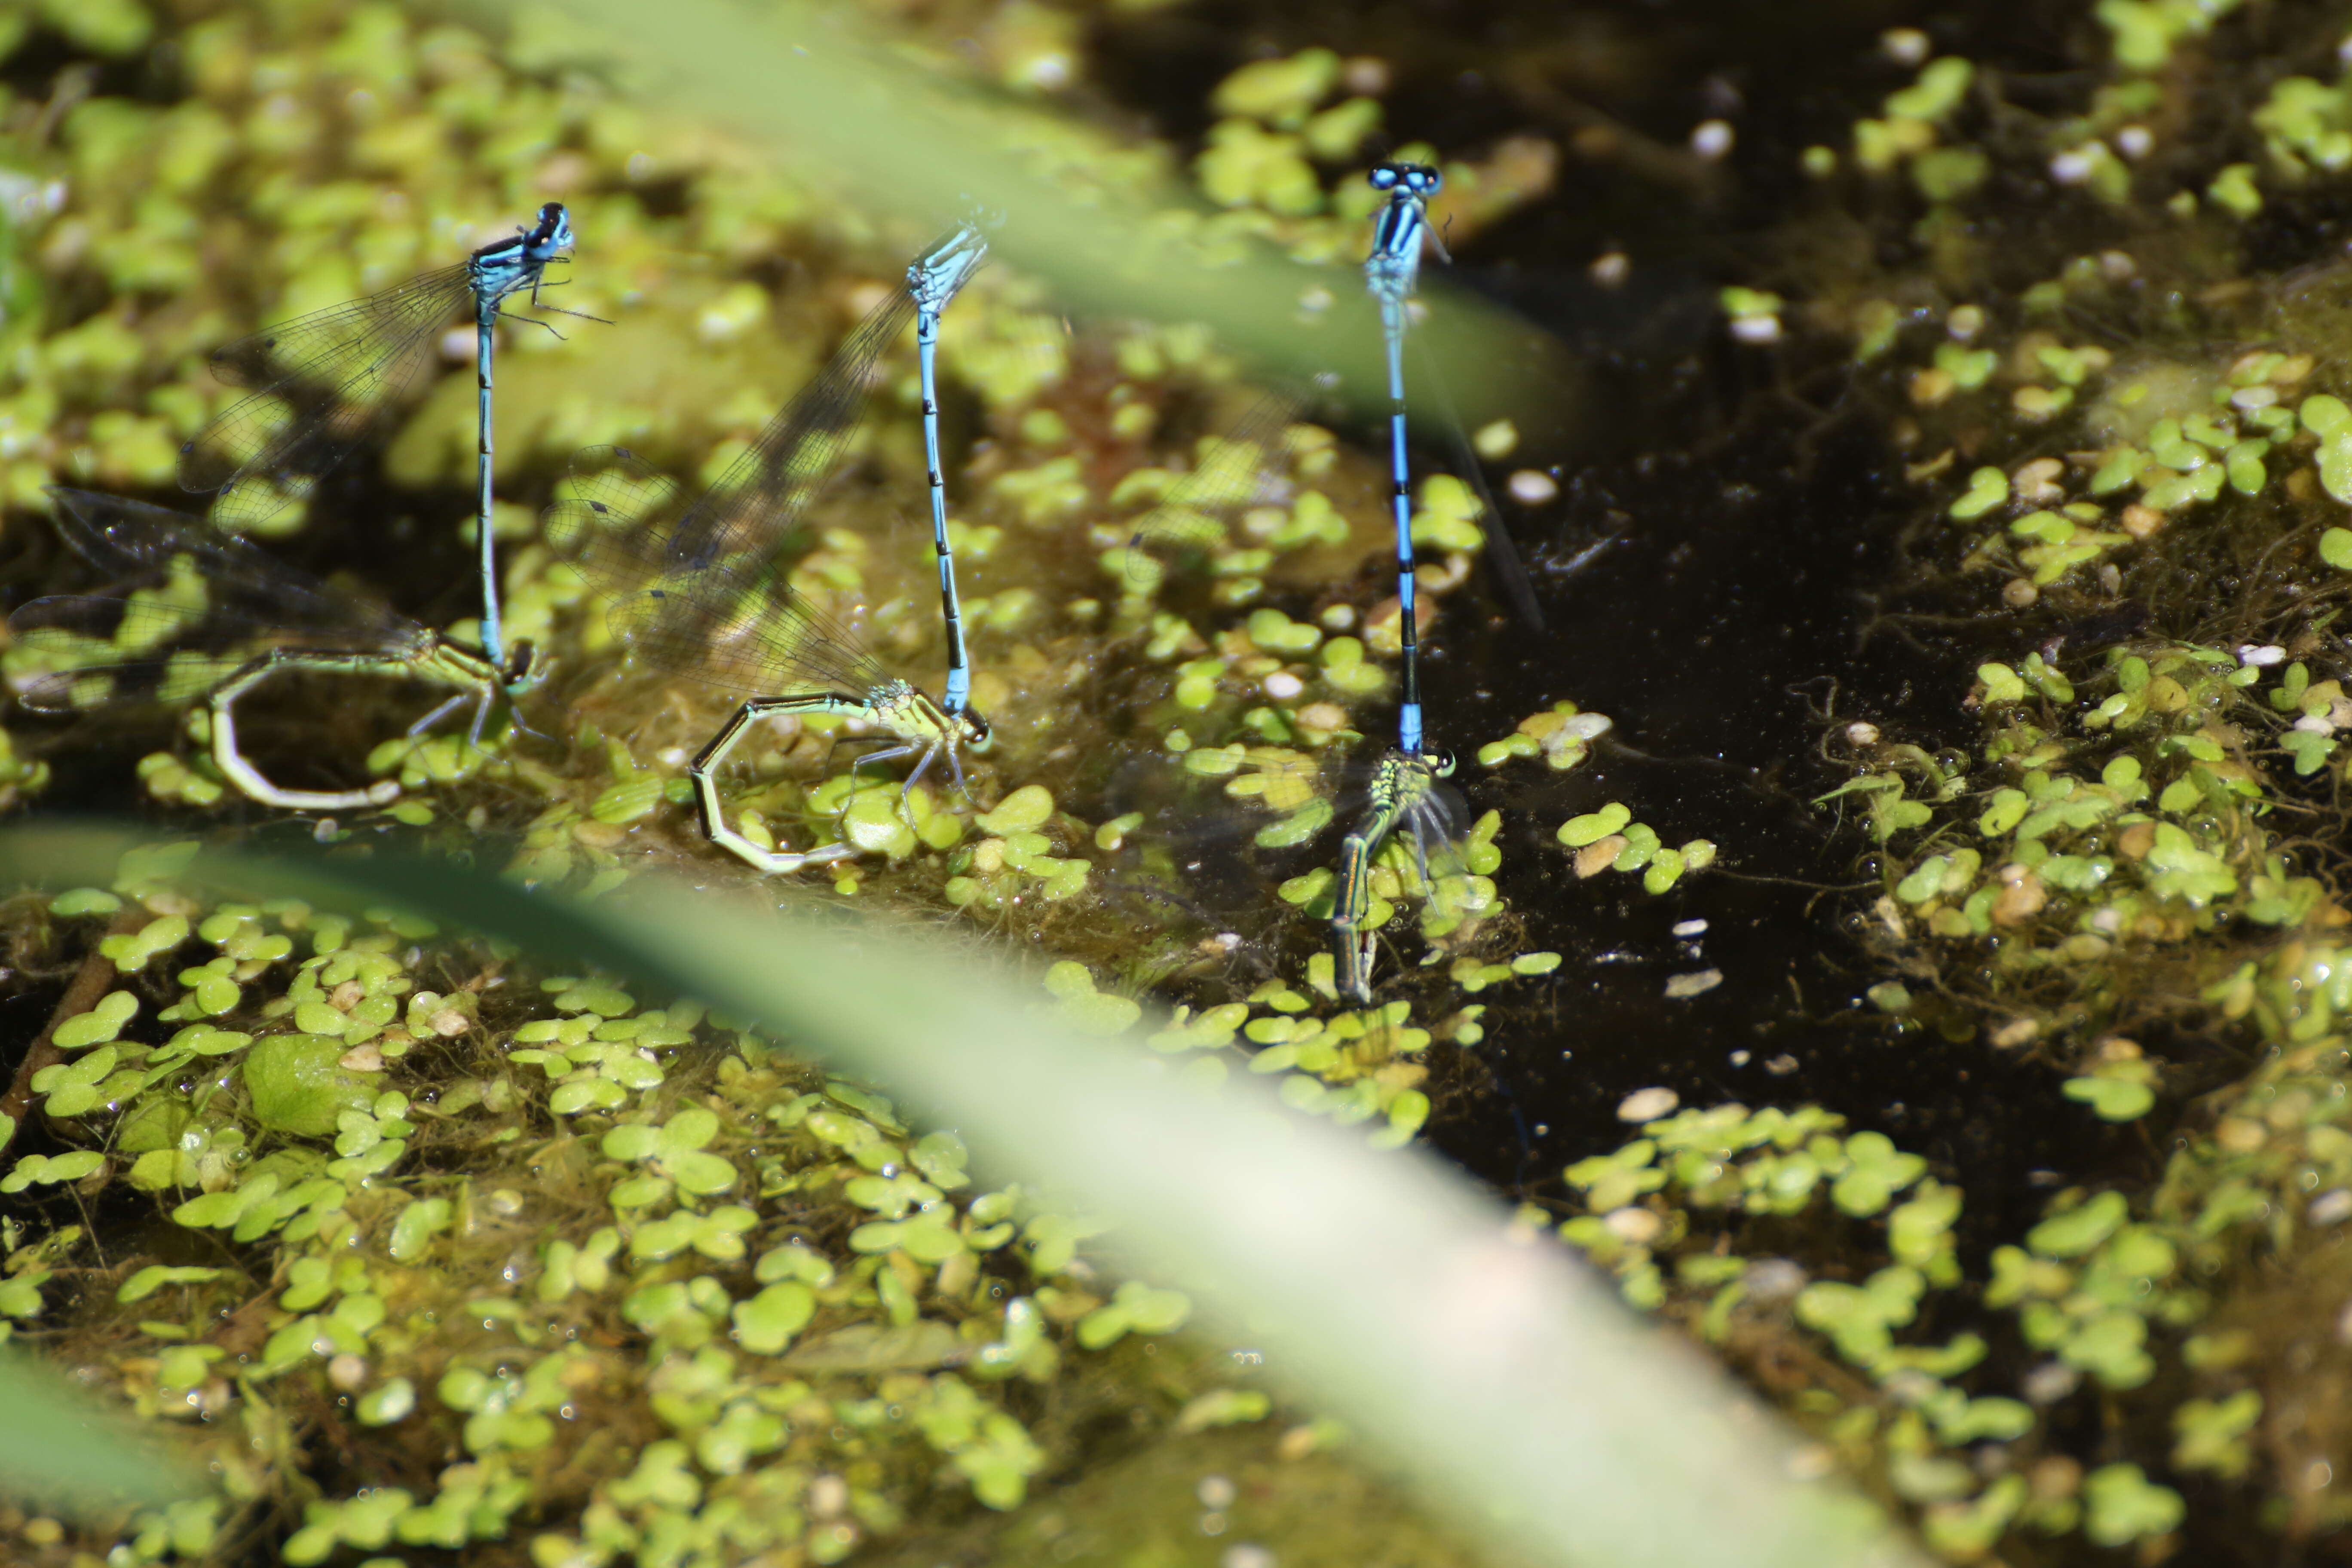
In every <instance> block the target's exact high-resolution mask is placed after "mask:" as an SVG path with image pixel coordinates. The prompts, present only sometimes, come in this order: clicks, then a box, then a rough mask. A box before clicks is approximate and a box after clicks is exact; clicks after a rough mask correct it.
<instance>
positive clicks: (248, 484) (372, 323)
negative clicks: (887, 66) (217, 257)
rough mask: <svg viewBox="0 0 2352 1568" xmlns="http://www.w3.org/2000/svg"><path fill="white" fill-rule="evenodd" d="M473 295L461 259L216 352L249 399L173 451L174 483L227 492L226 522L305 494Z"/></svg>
mask: <svg viewBox="0 0 2352 1568" xmlns="http://www.w3.org/2000/svg"><path fill="white" fill-rule="evenodd" d="M472 299H473V282H472V277H471V273H470V272H469V270H468V268H467V265H466V264H465V263H459V264H458V265H457V266H455V267H445V268H440V269H439V270H437V271H434V272H428V273H425V275H424V276H422V277H420V278H413V279H409V280H408V281H407V282H405V283H402V284H399V285H396V286H395V287H394V288H391V289H385V290H383V292H382V293H380V294H373V295H370V296H369V297H368V298H366V299H364V300H353V301H352V302H351V303H349V304H344V305H336V306H332V307H331V308H329V309H327V310H320V311H317V312H315V313H313V314H311V315H308V316H303V317H300V318H299V319H298V320H295V321H287V322H283V323H281V324H280V325H278V326H275V327H270V328H268V329H266V330H264V331H259V332H256V333H255V334H253V335H252V336H251V337H247V338H240V339H238V340H237V341H236V342H232V343H228V344H226V345H225V346H223V347H221V348H219V349H217V350H215V351H214V353H213V355H212V366H213V374H215V375H216V376H218V377H219V378H220V379H221V380H222V381H223V382H225V383H226V384H229V385H231V386H240V387H247V388H250V389H251V391H252V395H250V396H247V397H243V398H240V399H238V400H237V401H236V402H235V403H233V404H231V405H229V406H228V407H227V408H226V409H224V410H223V411H222V412H221V413H220V414H219V415H218V416H215V418H214V420H213V421H212V423H211V424H209V425H206V426H205V427H204V428H203V429H202V430H199V431H198V432H197V433H196V434H195V435H194V437H190V439H189V440H188V441H187V443H186V444H185V445H184V446H183V447H181V448H180V473H179V477H180V488H181V489H185V490H189V491H192V492H195V493H199V494H201V493H205V492H208V491H214V490H218V491H220V492H222V494H221V496H220V499H219V500H217V501H216V502H215V503H214V515H215V519H216V520H217V521H220V522H221V523H223V524H224V525H225V526H227V527H231V528H247V527H251V526H253V525H254V524H256V523H258V522H261V521H266V520H267V519H268V518H269V517H270V516H271V515H273V514H274V513H276V512H277V511H278V510H280V509H282V508H284V507H285V506H287V505H289V504H290V503H291V502H293V501H295V500H300V499H302V498H303V497H306V496H308V495H309V494H310V491H311V490H312V489H315V488H316V487H317V485H318V482H319V480H320V478H322V477H323V476H324V475H325V474H327V473H328V472H329V471H330V470H331V469H332V468H334V467H335V466H336V465H337V464H338V463H340V462H341V461H342V459H343V458H345V457H346V456H348V455H349V454H350V452H351V450H352V447H355V446H357V445H359V444H360V443H361V442H362V441H363V440H365V439H366V438H367V437H368V436H369V434H370V433H371V432H372V431H373V429H374V428H375V426H376V423H377V421H378V420H379V419H380V418H381V417H382V416H383V413H384V411H385V409H387V408H388V407H390V406H391V405H393V404H394V402H396V401H397V400H398V398H399V396H400V395H401V393H402V392H403V391H404V389H405V388H406V387H407V385H408V384H409V383H410V382H411V381H412V380H414V379H415V375H416V373H417V370H418V368H419V367H420V366H421V365H423V364H424V363H425V362H426V361H427V360H429V359H430V358H432V357H433V353H434V349H435V345H436V342H437V340H438V338H439V335H440V331H441V330H442V329H443V328H445V327H446V326H447V325H448V323H449V322H450V321H452V320H453V319H455V318H456V317H457V315H458V314H459V312H460V310H461V309H462V308H465V307H467V306H468V305H469V304H470V302H471V300H472Z"/></svg>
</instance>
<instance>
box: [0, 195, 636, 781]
mask: <svg viewBox="0 0 2352 1568" xmlns="http://www.w3.org/2000/svg"><path fill="white" fill-rule="evenodd" d="M571 247H572V222H571V218H570V216H569V215H568V214H567V213H566V212H565V211H564V208H563V207H562V205H561V204H560V203H555V202H550V203H548V204H547V205H545V206H543V207H541V209H540V212H539V217H538V221H537V222H536V223H535V224H534V225H532V226H530V227H527V228H522V229H519V230H518V231H517V232H516V233H515V234H514V235H513V236H512V237H509V238H506V239H502V240H499V241H496V242H494V243H492V244H489V245H486V246H483V247H481V248H480V249H478V250H476V251H475V252H474V253H473V254H472V255H471V256H469V257H467V258H466V259H465V260H464V261H462V262H459V263H458V264H457V265H456V266H453V267H446V268H442V269H440V270H439V271H436V272H428V273H425V275H424V276H422V277H419V278H414V279H409V280H408V281H407V282H405V283H402V284H399V285H397V286H395V287H394V288H391V289H385V290H384V291H383V292H382V293H380V294H374V295H371V296H369V297H368V298H366V299H364V300H355V301H353V302H352V303H350V304H346V305H339V306H336V307H334V308H332V309H331V310H321V311H319V312H318V313H316V314H314V315H310V316H304V317H301V318H299V320H296V321H288V322H286V323H284V324H282V325H279V326H277V327H272V328H269V329H268V330H266V331H261V332H257V333H256V334H255V335H253V336H252V337H249V338H243V339H240V340H238V341H237V342H233V343H230V344H228V345H227V346H226V347H225V348H222V349H220V350H218V351H216V352H215V353H214V354H213V356H212V363H213V369H214V371H215V374H218V375H219V376H220V378H221V379H222V380H223V381H225V382H227V383H228V384H231V385H234V386H241V387H245V388H247V389H249V395H247V396H245V397H243V398H241V399H239V400H237V401H236V403H234V404H232V405H230V406H229V407H228V408H226V409H225V410H224V411H223V412H222V413H221V414H220V415H219V416H217V417H215V419H214V420H212V422H211V423H209V424H207V425H206V426H205V427H204V428H203V429H202V430H200V431H198V432H197V433H196V435H195V436H194V437H191V438H190V439H189V440H188V442H187V443H186V444H185V445H184V446H183V447H181V449H180V482H181V485H182V487H183V488H184V489H188V490H191V491H195V492H199V493H203V492H209V491H218V492H219V495H218V498H217V500H215V503H214V506H213V513H212V515H213V518H214V520H215V521H217V522H219V523H220V524H222V525H223V526H224V527H225V528H227V529H230V530H235V531H242V530H247V529H250V528H253V527H255V526H257V525H259V524H262V523H266V522H267V521H268V520H269V519H270V518H271V517H273V516H274V515H276V514H277V513H278V511H280V510H283V509H284V508H285V507H287V506H289V505H291V504H293V503H295V502H297V501H302V500H309V499H310V497H311V496H312V495H313V494H314V492H315V491H316V490H317V489H318V487H319V483H320V479H323V478H324V477H325V476H326V475H327V474H328V473H329V472H330V471H331V470H332V469H333V468H334V467H335V466H336V465H337V464H339V463H341V461H342V460H343V459H344V458H347V457H348V456H349V455H350V454H351V452H352V449H353V448H354V447H357V446H359V445H360V444H362V442H363V441H365V440H366V439H367V438H368V437H369V436H370V435H371V434H373V433H374V432H375V431H376V430H377V429H378V428H379V426H381V424H382V422H383V416H384V415H385V414H386V413H387V412H388V411H389V410H390V409H391V408H392V407H393V406H394V405H396V404H397V402H398V401H399V399H400V395H401V394H402V393H403V392H404V390H405V389H406V388H407V386H408V384H410V383H411V382H412V381H413V380H414V379H415V376H416V374H417V372H418V370H419V369H420V368H421V366H422V365H423V364H424V363H425V361H426V360H428V359H430V358H432V357H433V356H434V354H435V353H436V352H437V349H438V345H439V342H440V338H441V335H442V333H443V332H444V331H446V329H447V326H448V324H449V322H450V321H451V319H452V318H453V317H455V316H456V315H457V313H458V312H459V311H460V310H465V311H466V312H467V314H469V315H470V316H471V317H472V318H473V321H474V328H475V377H476V382H477V385H478V422H477V430H478V437H477V442H476V445H477V449H478V458H477V463H478V508H477V510H476V515H475V527H476V530H477V531H478V541H479V551H480V574H481V587H482V617H481V629H482V645H481V647H480V649H479V650H478V651H477V650H476V649H473V648H469V647H466V646H465V645H463V644H462V643H459V642H457V641H454V640H452V639H450V638H447V637H442V636H441V635H439V634H437V633H435V632H430V631H427V630H426V629H425V627H423V626H418V625H417V624H416V623H415V622H414V621H410V620H408V619H406V618H405V617H404V616H398V615H394V614H393V613H392V612H390V611H388V610H386V609H384V608H383V607H382V606H380V605H370V604H368V603H366V602H365V601H363V600H362V599H360V598H358V597H356V596H354V595H348V594H344V593H341V592H338V591H336V590H333V589H331V588H329V587H328V586H327V585H326V584H322V583H320V582H319V581H317V580H316V579H314V578H311V577H310V576H308V575H307V574H303V573H301V572H299V571H296V570H295V569H294V568H292V567H290V566H288V565H286V564H285V563H282V562H280V561H278V559H277V558H276V557H274V556H272V555H270V554H269V553H268V552H266V551H263V550H261V549H258V548H257V547H256V546H254V545H252V544H250V543H247V542H246V541H245V540H244V539H242V538H240V537H238V536H237V533H236V532H235V531H232V532H228V533H213V532H209V531H205V530H202V529H199V528H196V527H194V526H192V524H191V522H190V520H188V519H185V518H182V517H180V516H178V515H177V514H175V513H173V512H168V511H165V510H163V509H161V508H157V507H151V506H146V505H142V504H141V503H139V502H136V501H129V500H121V499H119V498H115V497H110V496H101V495H94V494H91V493H89V492H88V491H80V490H67V489H53V490H52V491H51V492H50V495H51V497H52V499H53V500H55V501H56V502H57V504H58V531H59V532H60V533H61V534H62V535H63V537H64V538H65V539H66V541H67V542H68V543H69V544H71V545H72V546H73V547H74V548H75V549H76V550H77V551H79V552H80V553H81V554H82V555H84V556H85V557H87V558H88V559H89V561H90V562H91V563H92V564H94V565H96V566H98V567H99V568H100V570H102V571H104V572H107V573H109V574H110V575H112V576H114V577H115V578H117V579H118V580H122V579H134V580H142V581H143V582H144V583H145V586H143V587H141V588H138V589H135V590H133V591H131V593H130V594H129V595H127V596H121V597H111V596H104V595H64V596H57V597H51V598H47V599H41V600H37V601H36V602H34V603H33V604H30V605H26V606H24V607H23V608H22V609H20V610H18V611H17V612H16V615H15V616H11V617H10V621H9V625H10V629H11V631H12V633H14V634H15V637H16V639H17V640H18V641H19V642H20V643H21V644H23V645H24V646H26V647H27V648H28V650H29V651H30V652H31V653H32V655H33V658H34V660H35V661H36V662H37V664H44V665H49V666H51V667H52V668H47V669H46V670H43V671H40V672H37V673H35V674H33V675H32V676H30V677H29V678H27V679H25V680H24V681H23V682H22V686H21V690H22V695H23V698H24V700H25V702H26V705H27V706H29V707H32V708H35V709H40V710H73V709H80V708H89V707H94V706H99V705H101V704H106V703H114V702H124V701H132V700H186V699H193V698H203V699H205V700H208V702H209V704H210V707H211V710H212V711H211V731H212V735H211V742H212V751H213V756H214V760H215V763H217V764H218V766H219V768H220V771H221V773H222V775H223V777H225V778H226V779H227V780H228V781H229V782H230V783H231V784H235V785H236V787H237V788H238V789H240V790H242V791H243V792H244V793H245V794H247V795H250V796H251V797H252V798H254V799H255V800H257V801H260V802H262V803H263V804H265V805H275V806H279V807H282V808H285V809H289V810H303V811H334V810H352V809H356V808H359V807H362V806H368V805H383V804H385V803H387V802H389V801H390V800H392V799H393V798H394V797H395V796H396V795H398V794H399V793H400V785H399V784H398V783H397V782H396V781H393V780H380V781H378V782H377V783H375V784H370V785H368V786H366V787H364V788H361V789H354V790H340V791H316V790H299V789H288V788H283V787H280V786H279V785H278V784H273V783H272V782H271V781H270V780H269V779H268V777H266V776H265V775H264V774H263V773H261V772H260V770H259V769H257V768H256V767H255V766H254V765H253V764H252V763H250V762H249V761H248V760H247V758H246V757H245V755H244V753H243V752H242V751H241V750H240V749H239V748H238V745H237V738H236V700H237V699H238V698H239V697H241V696H243V695H244V694H245V693H247V692H248V691H250V690H251V689H253V688H254V687H256V686H257V685H259V684H261V683H262V682H263V681H265V680H268V679H270V678H271V677H272V676H273V675H276V674H278V673H280V672H282V671H286V670H289V669H310V670H314V671H318V672H320V673H327V674H374V675H390V676H395V677H404V678H411V679H420V680H424V681H427V682H429V683H433V684H437V685H443V686H452V687H456V688H457V696H456V697H454V698H453V699H451V700H450V702H449V703H446V704H444V705H443V706H442V707H441V708H438V709H436V710H434V711H433V712H432V713H430V714H428V715H426V717H425V720H423V721H420V724H419V726H418V728H419V729H420V730H421V729H422V728H423V726H424V725H426V724H430V723H431V722H433V721H435V720H436V719H437V718H439V717H440V715H441V714H443V713H444V712H446V711H447V710H448V709H449V708H450V707H452V706H456V705H458V704H461V703H463V702H464V701H465V700H467V698H468V697H469V696H470V697H471V698H472V699H473V700H474V721H473V724H472V727H471V728H470V730H469V731H468V734H467V740H468V742H469V744H471V745H473V746H475V747H477V748H478V747H479V745H480V743H481V739H482V734H483V731H484V726H485V725H486V723H487V722H488V720H489V718H490V716H491V714H492V712H493V710H496V709H499V708H501V707H503V706H505V705H506V704H507V702H508V701H509V700H510V699H511V697H512V696H513V695H515V694H516V693H518V692H520V690H522V689H525V688H526V687H527V686H528V685H529V684H530V682H531V681H532V680H533V679H535V678H536V677H537V675H538V674H539V669H538V667H537V665H536V663H535V661H534V659H533V657H532V652H531V649H530V646H529V645H528V644H520V645H517V646H516V647H513V648H511V649H509V648H508V647H505V644H504V638H503V637H502V635H501V628H500V620H499V591H498V573H497V557H496V549H495V544H494V541H493V535H492V530H491V526H490V517H491V468H492V454H493V450H494V445H495V443H494V441H493V438H492V429H493V424H494V419H493V403H492V400H493V377H492V374H491V364H492V355H493V352H494V344H495V342H496V336H497V333H496V328H497V324H498V322H499V319H500V318H501V317H511V319H515V320H520V321H529V322H530V323H531V324H533V325H536V326H541V327H545V328H547V330H549V331H553V330H554V328H553V327H552V326H551V324H550V323H548V322H546V321H540V320H538V319H536V318H533V317H528V316H524V317H512V316H511V312H509V310H506V308H505V307H506V304H507V302H508V301H509V300H512V299H514V298H515V297H516V296H517V295H520V294H523V293H525V292H526V291H527V292H528V293H529V295H530V305H531V306H532V308H534V309H541V310H558V309H559V308H558V307H554V306H551V305H549V304H547V303H546V302H545V301H543V300H541V298H540V290H541V288H542V287H545V286H547V281H546V272H547V268H549V267H550V266H551V265H553V264H556V263H559V262H562V261H566V260H568V259H569V257H568V256H567V254H566V253H567V252H568V251H569V250H570V249H571ZM560 313H562V314H566V315H572V314H578V312H573V311H561V312H560ZM588 319H591V320H593V319H594V318H588Z"/></svg>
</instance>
